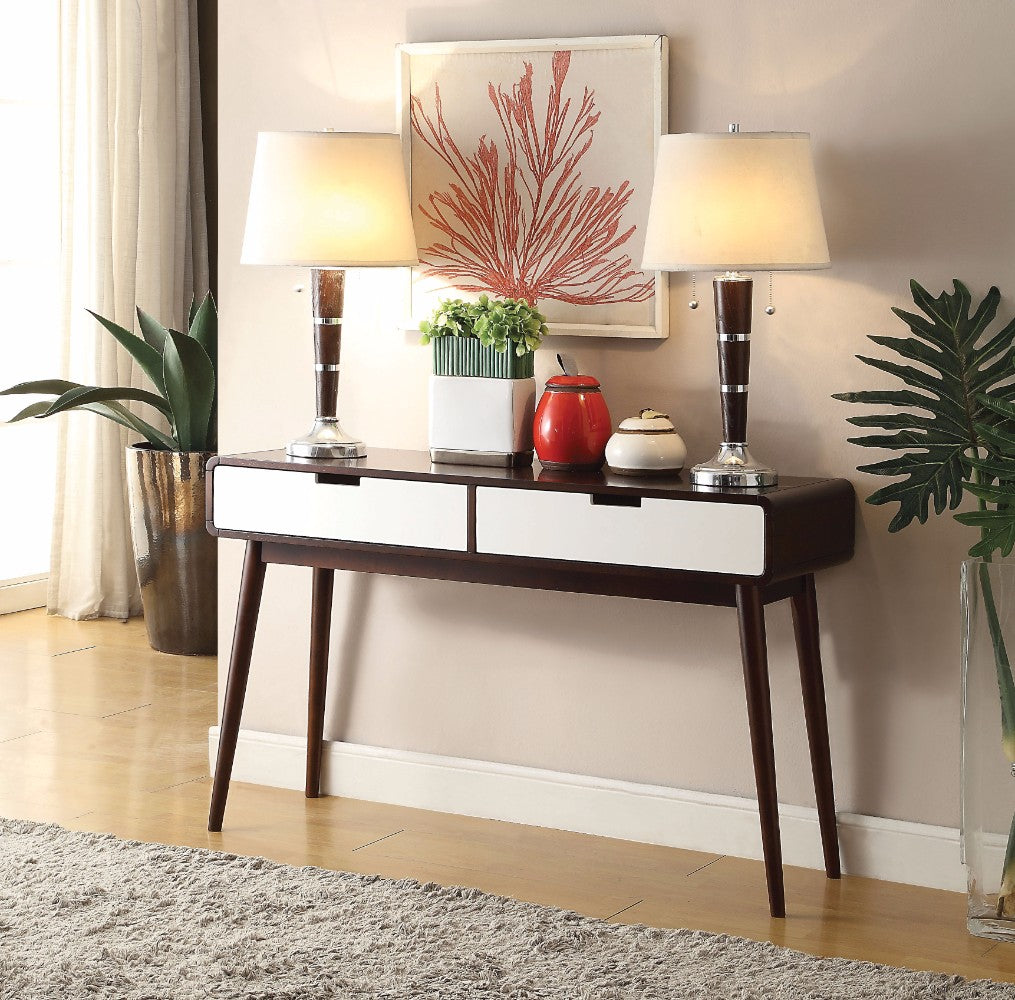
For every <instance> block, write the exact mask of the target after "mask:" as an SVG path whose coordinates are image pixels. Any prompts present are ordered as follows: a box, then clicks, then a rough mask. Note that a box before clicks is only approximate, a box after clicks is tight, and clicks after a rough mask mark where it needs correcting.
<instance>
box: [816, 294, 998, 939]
mask: <svg viewBox="0 0 1015 1000" xmlns="http://www.w3.org/2000/svg"><path fill="white" fill-rule="evenodd" d="M953 284H954V290H953V291H952V292H942V293H941V294H940V295H939V296H938V297H937V298H934V297H933V296H931V295H930V293H928V292H927V290H926V289H924V288H923V287H921V286H920V285H919V284H918V283H917V282H915V281H913V282H911V289H912V293H913V300H914V302H915V303H916V305H917V307H918V309H919V313H911V312H906V311H903V310H901V309H893V310H892V311H893V312H894V313H895V314H896V315H897V316H898V317H899V318H900V319H901V320H903V322H905V323H906V325H907V326H908V327H909V329H910V331H911V332H912V334H913V336H912V337H907V338H904V339H903V338H896V337H881V336H871V337H870V338H869V339H870V340H872V341H873V342H874V343H875V344H878V345H879V346H881V347H885V348H888V349H890V350H892V351H894V352H895V354H897V355H898V356H899V357H901V358H902V359H904V360H905V361H908V362H913V364H899V363H897V362H896V361H889V360H885V359H882V358H872V357H865V356H862V355H858V357H859V359H860V361H862V362H863V363H864V364H866V365H869V366H870V367H872V368H876V369H879V370H880V371H883V372H887V373H888V374H890V375H893V376H895V377H896V378H898V379H899V380H900V381H901V382H903V383H904V384H905V386H906V387H905V388H900V389H895V388H893V389H876V390H868V391H865V392H844V393H837V394H836V395H835V398H836V399H840V400H844V401H846V402H849V403H868V404H874V405H887V406H890V407H892V408H893V412H891V413H885V414H877V415H862V416H853V417H849V418H848V419H849V422H850V423H851V424H854V425H855V426H858V427H865V428H877V429H878V430H880V431H882V432H885V433H878V434H866V435H863V436H860V437H855V438H850V439H849V440H850V441H851V442H852V443H853V444H856V445H860V446H861V447H866V448H880V449H887V450H889V451H895V452H899V453H900V454H899V455H897V456H895V457H890V458H886V459H883V460H881V461H878V462H874V463H872V464H870V465H861V466H859V467H858V468H859V471H860V472H869V473H872V474H873V475H879V476H894V477H901V479H898V480H897V481H896V482H893V483H890V484H889V485H887V486H885V487H883V488H882V489H879V490H877V491H876V492H874V493H872V494H871V495H870V496H869V497H868V498H867V502H868V503H871V504H885V503H897V504H898V505H899V509H898V511H897V512H896V514H895V517H894V518H893V519H892V522H891V524H890V525H889V527H888V530H889V531H900V530H902V529H903V528H905V527H906V526H907V525H909V524H911V523H912V522H913V521H914V520H916V521H919V522H920V523H925V522H926V521H927V519H928V517H929V514H930V510H931V507H933V510H934V513H935V514H941V513H943V512H944V511H945V510H946V509H948V510H955V509H956V508H957V507H958V506H959V504H960V503H961V502H962V499H963V496H964V495H965V494H966V493H969V494H970V495H972V496H973V497H975V498H976V499H977V502H978V509H977V510H970V511H964V512H962V513H958V514H956V515H955V518H956V520H958V521H960V522H961V523H962V524H967V525H970V526H972V527H975V528H978V529H979V539H978V540H977V541H976V542H975V544H973V545H972V547H971V548H970V549H969V555H970V556H971V557H973V558H971V559H969V560H967V561H966V562H965V563H963V566H962V576H961V588H962V590H961V594H962V611H963V635H962V651H963V652H962V674H963V723H962V741H963V754H962V843H963V860H964V862H965V864H966V870H967V876H968V901H969V906H968V920H967V924H968V927H969V929H970V931H971V932H972V933H974V934H978V935H981V936H987V937H999V938H1002V939H1008V940H1010V939H1015V679H1013V676H1012V667H1011V660H1010V658H1009V653H1008V650H1009V649H1015V621H1013V618H1015V616H1013V615H1012V609H1013V607H1015V564H1013V563H1011V562H1004V561H1001V562H997V561H994V556H995V555H1000V556H1001V557H1002V560H1003V558H1004V557H1006V556H1008V555H1010V553H1011V551H1012V548H1013V546H1015V382H1013V377H1015V321H1012V322H1010V323H1008V324H1007V325H1006V326H1005V327H1003V328H1002V329H1000V330H995V331H991V330H990V329H989V327H990V326H991V324H992V323H993V321H994V317H995V315H996V313H997V307H998V303H999V301H1000V298H1001V296H1000V293H999V292H998V290H997V288H991V289H990V290H989V291H988V292H987V295H986V297H985V298H984V299H983V301H982V302H980V303H979V305H977V306H976V308H975V309H973V308H972V298H971V296H970V293H969V289H968V288H966V286H965V285H964V284H962V282H960V281H958V280H956V281H954V283H953ZM914 410H915V411H917V412H913V411H914Z"/></svg>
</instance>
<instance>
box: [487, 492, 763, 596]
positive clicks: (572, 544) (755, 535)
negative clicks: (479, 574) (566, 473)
mask: <svg viewBox="0 0 1015 1000" xmlns="http://www.w3.org/2000/svg"><path fill="white" fill-rule="evenodd" d="M476 548H477V550H478V551H479V552H489V553H491V554H497V555H511V556H532V557H535V558H539V559H567V560H572V561H577V562H595V563H615V564H619V565H625V566H653V567H657V568H660V569H684V570H700V571H704V572H712V573H731V574H734V575H737V576H761V575H762V574H763V573H764V571H765V512H764V510H763V509H762V508H761V507H760V506H757V505H755V504H747V503H722V502H719V501H716V502H711V501H705V500H654V499H651V498H648V497H645V498H643V499H642V500H641V505H640V506H638V507H614V506H599V505H596V504H593V503H592V497H591V496H589V495H588V494H585V493H553V492H549V491H541V490H521V489H504V488H495V487H480V488H479V489H477V490H476Z"/></svg>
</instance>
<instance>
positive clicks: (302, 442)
mask: <svg viewBox="0 0 1015 1000" xmlns="http://www.w3.org/2000/svg"><path fill="white" fill-rule="evenodd" d="M241 260H242V262H243V263H244V264H284V265H289V266H297V267H309V268H311V272H310V274H311V287H312V305H313V315H314V351H315V358H316V365H315V369H316V383H317V419H316V420H315V421H314V426H313V428H312V429H311V430H310V432H309V433H308V434H307V435H306V436H305V437H301V438H298V439H297V440H295V441H290V442H289V444H287V445H286V454H288V455H293V456H296V457H298V458H344V459H349V458H362V457H364V456H365V455H366V447H365V445H364V444H363V442H362V441H359V440H357V439H356V438H354V437H350V436H349V435H348V434H346V432H345V431H344V430H343V429H342V425H341V423H340V422H339V419H338V373H339V355H340V351H341V345H342V311H343V300H344V298H345V270H344V269H345V268H347V267H411V266H412V265H414V264H417V263H418V259H417V256H416V238H415V236H414V234H413V230H412V217H411V213H410V210H409V193H408V189H407V186H406V183H405V168H404V166H403V158H402V146H401V140H400V139H399V137H398V136H397V135H394V134H386V133H374V132H260V133H259V134H258V136H257V151H256V153H255V155H254V174H253V178H252V180H251V183H250V203H249V206H248V208H247V228H246V233H245V234H244V237H243V253H242V257H241Z"/></svg>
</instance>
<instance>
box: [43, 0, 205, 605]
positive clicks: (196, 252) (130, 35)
mask: <svg viewBox="0 0 1015 1000" xmlns="http://www.w3.org/2000/svg"><path fill="white" fill-rule="evenodd" d="M197 2H198V0H60V7H61V17H60V20H61V24H60V31H61V39H60V47H61V55H60V73H61V80H60V90H61V94H60V103H61V108H60V115H61V121H60V140H61V160H62V164H61V166H62V265H63V266H62V274H61V276H60V278H61V283H62V285H61V288H60V313H59V317H58V321H59V322H60V323H61V324H62V334H63V345H64V371H65V374H66V377H67V378H69V379H71V380H72V381H75V382H84V383H88V384H95V385H135V386H139V387H143V388H151V386H150V385H149V384H148V383H147V379H146V377H145V376H144V374H143V373H142V372H141V371H140V370H139V369H138V368H137V366H136V365H134V363H133V362H132V360H131V358H130V357H129V355H127V353H126V352H125V351H124V350H123V349H122V348H121V347H120V346H119V345H118V344H116V342H115V341H114V340H113V339H112V338H111V337H110V336H109V335H108V334H107V333H106V332H105V331H103V330H102V329H101V328H100V327H99V324H98V323H96V322H95V320H94V319H92V317H91V316H89V315H88V314H87V313H86V312H85V309H86V308H87V309H92V310H94V311H95V312H97V313H99V314H100V315H102V316H106V317H108V318H110V319H113V320H114V321H115V322H117V323H119V324H120V325H121V326H125V327H127V328H128V329H135V328H136V323H135V318H134V306H135V303H136V304H137V305H140V306H141V307H142V308H143V309H144V310H145V311H146V312H149V313H151V314H152V315H154V316H156V317H157V318H158V319H160V320H161V321H162V322H163V323H164V324H165V325H167V326H172V327H174V328H175V329H181V328H182V326H183V325H184V324H185V323H186V320H187V310H188V308H189V305H190V300H191V296H192V294H193V293H194V291H195V289H196V291H197V293H198V294H199V295H203V294H204V292H205V290H206V289H207V287H208V264H207V261H208V247H207V231H206V226H205V207H204V181H203V166H202V145H201V111H200V86H199V82H198V81H199V77H198V58H197V9H196V4H197ZM138 412H139V413H140V412H142V410H141V409H139V411H138ZM144 416H145V418H146V419H151V418H152V411H150V410H148V411H147V412H145V413H144ZM58 419H60V420H61V425H62V426H61V434H60V442H59V450H58V474H57V501H56V510H55V517H54V526H53V550H52V562H51V570H50V577H49V601H48V607H49V612H50V613H51V614H60V615H65V616H67V617H69V618H94V617H98V616H108V617H112V618H127V617H129V616H130V615H135V614H138V613H140V611H141V601H140V594H139V591H138V583H137V576H136V573H135V570H134V562H133V556H132V553H131V544H130V529H129V521H128V509H127V494H126V479H125V458H124V448H125V446H126V445H127V444H128V443H130V442H131V441H132V440H136V438H132V437H131V436H130V435H129V434H128V432H126V431H125V430H123V429H121V428H120V427H119V426H118V425H115V424H113V423H111V422H110V421H107V420H104V419H102V418H100V417H97V416H95V415H94V414H91V413H72V414H69V415H66V416H64V417H61V418H58Z"/></svg>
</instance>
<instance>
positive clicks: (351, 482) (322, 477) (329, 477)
mask: <svg viewBox="0 0 1015 1000" xmlns="http://www.w3.org/2000/svg"><path fill="white" fill-rule="evenodd" d="M360 478H361V477H360V476H341V475H339V474H338V473H337V472H317V473H315V474H314V481H315V482H318V483H327V484H330V485H331V486H359V481H360Z"/></svg>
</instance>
